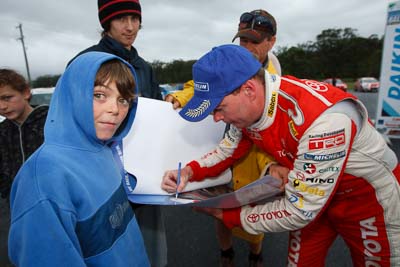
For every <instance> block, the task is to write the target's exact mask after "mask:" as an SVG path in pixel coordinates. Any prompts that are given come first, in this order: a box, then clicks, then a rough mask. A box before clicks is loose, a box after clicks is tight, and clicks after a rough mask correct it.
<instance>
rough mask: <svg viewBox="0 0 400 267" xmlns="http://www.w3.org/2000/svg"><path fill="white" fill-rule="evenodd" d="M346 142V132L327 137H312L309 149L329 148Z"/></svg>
mask: <svg viewBox="0 0 400 267" xmlns="http://www.w3.org/2000/svg"><path fill="white" fill-rule="evenodd" d="M345 142H346V138H345V135H344V133H339V134H336V135H332V136H327V137H319V138H311V139H310V140H309V141H308V149H309V150H315V149H329V148H333V147H338V146H342V145H344V144H345Z"/></svg>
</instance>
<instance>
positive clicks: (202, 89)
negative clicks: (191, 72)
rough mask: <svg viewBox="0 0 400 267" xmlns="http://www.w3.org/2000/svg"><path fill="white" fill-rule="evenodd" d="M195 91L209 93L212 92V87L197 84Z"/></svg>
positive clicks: (205, 84) (195, 84)
mask: <svg viewBox="0 0 400 267" xmlns="http://www.w3.org/2000/svg"><path fill="white" fill-rule="evenodd" d="M194 90H197V91H201V92H208V91H210V87H209V86H208V83H202V82H195V83H194Z"/></svg>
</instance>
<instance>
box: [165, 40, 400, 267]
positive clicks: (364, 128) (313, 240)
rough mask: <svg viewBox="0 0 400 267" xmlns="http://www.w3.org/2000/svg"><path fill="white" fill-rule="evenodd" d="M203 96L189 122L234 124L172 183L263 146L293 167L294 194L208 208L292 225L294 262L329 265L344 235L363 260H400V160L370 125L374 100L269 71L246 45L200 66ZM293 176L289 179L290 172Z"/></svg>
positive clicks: (222, 50) (172, 175) (186, 111)
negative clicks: (370, 105) (334, 246)
mask: <svg viewBox="0 0 400 267" xmlns="http://www.w3.org/2000/svg"><path fill="white" fill-rule="evenodd" d="M193 78H194V83H195V93H194V97H193V98H192V100H191V101H189V103H188V104H187V105H186V106H185V107H184V108H183V109H182V110H181V111H180V115H181V116H182V117H183V118H184V119H186V120H189V121H193V122H195V121H200V120H202V119H204V118H205V117H207V116H208V115H209V114H211V113H212V116H213V117H214V120H215V121H221V120H222V121H224V122H226V123H229V124H231V128H230V130H229V131H228V132H227V133H226V134H225V137H224V139H223V140H222V141H221V142H220V143H219V145H218V146H217V147H216V148H215V149H213V150H212V151H211V152H209V153H207V154H206V155H204V156H203V157H201V158H200V159H198V160H194V161H191V162H189V163H188V164H187V165H186V166H185V168H183V169H182V171H181V180H180V183H179V185H177V184H176V176H177V171H176V170H172V171H167V172H166V173H165V175H164V177H163V182H162V188H163V189H164V190H166V191H168V192H174V191H175V190H178V191H181V190H182V189H183V188H184V187H185V186H186V184H187V183H188V182H189V181H190V182H191V181H200V180H203V179H204V178H206V177H213V176H217V175H218V174H219V173H221V172H222V171H223V170H225V169H226V168H228V167H229V166H231V165H232V164H233V163H234V162H235V161H237V160H238V159H240V158H241V157H243V156H244V155H245V154H246V153H247V152H248V150H249V149H250V147H251V145H252V144H253V143H254V144H255V145H257V146H258V147H260V148H261V149H262V150H264V151H266V152H267V153H269V154H271V155H272V156H273V157H274V158H275V160H276V161H277V162H278V163H279V164H280V165H282V166H285V167H287V168H289V170H290V172H289V174H288V182H287V183H286V184H285V187H284V189H285V190H284V195H283V196H282V197H281V198H279V199H277V200H275V201H273V202H267V203H265V204H261V205H251V206H243V207H240V208H236V209H226V210H221V209H203V211H205V212H207V213H209V214H211V215H213V216H215V217H216V218H218V219H221V220H223V222H224V224H225V225H226V226H227V227H229V228H232V227H242V228H243V229H244V230H246V231H247V232H249V233H252V234H256V233H260V232H281V231H291V232H290V240H289V244H290V245H289V253H288V264H289V265H290V266H324V264H325V256H326V254H327V251H328V249H329V247H330V245H331V244H332V243H333V241H334V240H335V239H336V237H337V236H338V235H341V236H342V237H343V239H344V241H345V242H346V244H347V245H348V246H349V247H350V251H351V255H352V259H353V263H354V265H355V266H397V265H398V263H399V262H400V239H399V236H400V165H399V164H398V159H397V158H396V155H395V153H394V152H393V151H392V150H391V149H390V148H389V147H388V146H387V144H386V142H385V140H384V139H383V137H382V136H381V135H380V134H379V133H378V132H377V131H376V130H375V129H374V128H373V126H372V125H371V124H370V123H369V121H368V113H367V110H366V108H365V107H364V105H363V104H362V103H361V102H360V101H359V100H358V99H357V98H356V97H355V96H354V95H351V94H348V93H346V92H343V91H342V90H340V89H338V88H335V87H333V86H331V85H328V84H325V83H321V82H317V81H312V80H307V79H297V78H295V77H291V76H283V77H280V76H278V75H273V74H269V73H268V72H267V71H265V70H264V69H262V68H261V64H260V63H259V62H258V61H257V60H256V59H255V58H254V57H253V55H252V54H251V53H250V52H249V51H248V50H246V49H244V48H242V47H240V46H235V45H222V46H219V47H216V48H214V49H213V50H212V51H210V52H208V53H207V54H205V55H204V56H203V57H202V58H200V59H199V60H198V61H197V62H196V63H195V64H194V65H193ZM281 178H284V177H281Z"/></svg>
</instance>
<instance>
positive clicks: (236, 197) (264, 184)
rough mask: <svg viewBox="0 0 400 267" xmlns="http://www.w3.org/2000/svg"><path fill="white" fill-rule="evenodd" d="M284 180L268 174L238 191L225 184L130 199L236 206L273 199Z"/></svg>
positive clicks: (224, 207)
mask: <svg viewBox="0 0 400 267" xmlns="http://www.w3.org/2000/svg"><path fill="white" fill-rule="evenodd" d="M281 183H282V181H281V180H278V179H276V178H273V177H272V176H270V175H266V176H264V177H262V178H260V179H258V180H256V181H254V182H252V183H250V184H248V185H246V186H244V187H242V188H240V189H238V190H236V191H231V190H229V191H228V190H226V189H223V188H222V189H221V187H223V186H221V185H220V186H217V187H216V188H215V190H214V187H209V188H204V189H198V190H194V191H191V192H187V193H182V194H179V195H178V198H175V196H165V195H164V196H161V195H153V196H150V195H133V194H131V195H129V196H128V198H129V200H130V201H132V202H135V203H141V204H151V205H170V206H177V205H187V206H197V207H210V208H223V209H227V208H236V207H241V206H244V205H248V204H251V203H260V202H262V203H264V202H268V201H273V200H275V199H276V197H277V196H278V195H280V194H281V190H280V189H279V186H280V185H281ZM227 191H228V192H227Z"/></svg>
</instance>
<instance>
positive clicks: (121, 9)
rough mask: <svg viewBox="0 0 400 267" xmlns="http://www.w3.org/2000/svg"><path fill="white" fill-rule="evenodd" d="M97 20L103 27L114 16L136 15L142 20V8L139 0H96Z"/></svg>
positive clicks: (104, 27)
mask: <svg viewBox="0 0 400 267" xmlns="http://www.w3.org/2000/svg"><path fill="white" fill-rule="evenodd" d="M97 6H98V8H99V20H100V24H101V26H102V27H103V29H106V27H107V24H109V23H110V21H111V20H112V19H114V18H116V17H120V16H125V15H137V16H139V20H140V22H142V8H141V7H140V3H139V0H98V1H97Z"/></svg>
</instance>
